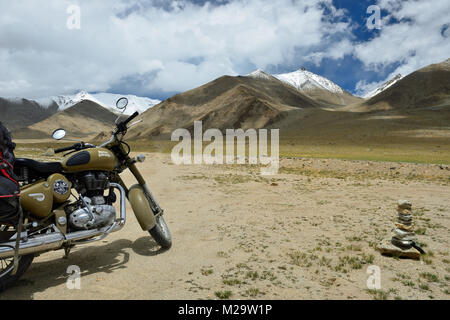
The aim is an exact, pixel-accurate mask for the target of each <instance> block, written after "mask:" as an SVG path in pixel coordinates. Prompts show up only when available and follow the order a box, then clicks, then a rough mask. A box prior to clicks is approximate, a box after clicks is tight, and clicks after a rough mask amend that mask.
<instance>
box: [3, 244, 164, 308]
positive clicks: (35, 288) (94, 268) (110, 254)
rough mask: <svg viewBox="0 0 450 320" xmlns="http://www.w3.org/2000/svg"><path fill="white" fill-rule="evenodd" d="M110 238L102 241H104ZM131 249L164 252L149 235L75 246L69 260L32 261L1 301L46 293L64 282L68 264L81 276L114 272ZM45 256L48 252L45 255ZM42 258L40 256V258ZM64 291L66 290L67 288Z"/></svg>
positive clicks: (143, 253)
mask: <svg viewBox="0 0 450 320" xmlns="http://www.w3.org/2000/svg"><path fill="white" fill-rule="evenodd" d="M105 242H107V241H103V243H105ZM127 249H131V250H132V251H133V252H134V253H136V254H138V255H141V256H148V257H150V256H156V255H158V254H160V253H163V252H164V251H166V250H164V249H162V248H160V246H159V245H158V244H157V243H156V242H155V241H154V240H153V239H152V238H151V237H150V236H145V237H141V238H139V239H137V240H135V241H134V242H133V241H131V240H126V239H120V240H116V241H113V242H111V243H107V244H104V245H98V244H96V245H89V246H84V247H83V246H82V245H81V246H80V247H78V248H74V250H73V251H72V252H71V253H70V255H69V257H68V258H67V259H63V258H62V256H63V254H64V251H62V250H60V251H56V254H58V253H60V254H61V258H58V257H56V258H53V259H52V260H48V261H42V262H40V261H36V260H34V261H33V264H32V265H31V267H30V268H29V269H28V270H27V272H26V273H25V274H24V275H23V276H22V278H21V279H20V280H19V282H18V283H17V284H16V285H15V286H14V287H12V288H9V289H8V290H6V291H5V292H2V293H0V300H7V299H20V300H22V299H23V300H29V299H34V297H33V296H34V294H35V293H38V292H44V291H45V290H47V289H48V288H52V287H56V286H60V285H65V284H66V283H67V281H68V279H69V277H72V276H73V273H68V267H69V266H77V267H79V270H80V274H81V279H83V277H85V276H88V275H92V274H96V273H102V272H104V273H113V272H114V271H115V270H119V269H126V268H127V266H126V265H127V263H128V261H129V260H130V252H129V250H127ZM42 257H45V254H44V255H42ZM38 259H39V258H38ZM63 290H67V289H66V288H65V287H64V289H63ZM49 298H50V299H63V298H64V297H49Z"/></svg>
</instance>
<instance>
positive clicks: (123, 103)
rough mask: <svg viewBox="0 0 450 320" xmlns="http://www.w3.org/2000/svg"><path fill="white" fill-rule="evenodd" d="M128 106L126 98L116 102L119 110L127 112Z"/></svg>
mask: <svg viewBox="0 0 450 320" xmlns="http://www.w3.org/2000/svg"><path fill="white" fill-rule="evenodd" d="M127 105H128V99H127V98H125V97H122V98H120V99H119V100H117V102H116V107H117V109H119V110H125V109H126V107H127Z"/></svg>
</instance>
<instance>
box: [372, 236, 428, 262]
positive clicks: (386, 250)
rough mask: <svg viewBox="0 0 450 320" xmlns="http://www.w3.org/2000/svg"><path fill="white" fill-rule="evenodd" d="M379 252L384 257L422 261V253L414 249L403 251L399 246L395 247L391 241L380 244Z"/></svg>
mask: <svg viewBox="0 0 450 320" xmlns="http://www.w3.org/2000/svg"><path fill="white" fill-rule="evenodd" d="M377 250H378V251H379V252H380V253H381V254H382V255H387V256H396V257H399V258H409V259H416V260H420V252H419V251H417V250H416V249H414V248H409V249H401V248H399V247H397V246H394V245H393V244H392V243H391V241H390V240H385V241H383V242H382V243H380V244H379V245H378V246H377Z"/></svg>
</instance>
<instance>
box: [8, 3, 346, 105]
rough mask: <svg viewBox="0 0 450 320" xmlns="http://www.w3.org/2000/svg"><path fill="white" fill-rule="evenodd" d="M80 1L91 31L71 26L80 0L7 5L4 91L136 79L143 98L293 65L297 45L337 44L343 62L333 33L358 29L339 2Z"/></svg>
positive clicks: (40, 93)
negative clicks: (72, 9)
mask: <svg viewBox="0 0 450 320" xmlns="http://www.w3.org/2000/svg"><path fill="white" fill-rule="evenodd" d="M78 3H79V4H80V6H81V30H68V29H67V28H66V20H67V18H68V17H69V15H68V14H67V12H66V10H67V7H68V6H69V5H71V4H73V2H72V1H67V0H65V1H61V0H48V1H45V2H39V3H38V2H37V1H34V0H25V1H1V2H0V70H2V72H0V96H20V97H29V98H40V97H46V96H50V95H55V94H66V93H72V92H73V91H76V90H81V89H82V90H87V91H105V90H108V89H109V88H111V87H117V85H118V84H120V83H123V82H124V81H125V79H132V78H133V77H135V78H138V79H140V80H139V81H136V83H137V84H136V86H137V87H135V88H134V89H135V91H136V92H139V93H141V94H152V93H155V92H158V91H163V92H173V91H184V90H187V89H191V88H194V87H196V86H198V85H201V84H203V83H205V82H207V81H210V80H213V79H214V78H216V77H218V76H221V75H223V74H230V75H234V74H238V73H243V72H247V71H249V70H243V69H245V68H248V67H252V66H256V67H259V68H266V67H267V66H269V65H280V64H283V63H285V62H286V61H290V60H291V59H293V57H294V56H295V52H296V51H297V50H302V51H304V52H306V53H312V52H315V54H317V55H318V57H319V56H330V53H322V52H321V50H319V51H317V48H323V50H325V51H327V48H326V46H327V45H330V46H331V47H333V46H334V47H336V48H338V49H339V50H338V51H336V52H337V53H335V54H332V55H331V56H332V57H333V58H339V57H341V56H342V54H344V53H347V52H348V51H349V49H348V48H349V42H348V41H346V40H345V39H344V41H343V42H342V43H341V41H342V39H338V38H336V39H331V38H330V37H329V36H330V34H336V32H338V33H340V32H342V33H343V34H345V33H347V32H348V27H349V26H348V24H347V23H343V22H340V21H339V17H342V16H343V11H342V10H336V9H335V8H334V7H333V6H332V5H331V0H326V1H322V2H321V5H319V4H318V2H317V1H314V0H303V1H300V0H299V1H292V0H279V1H269V0H267V1H262V0H235V1H232V2H230V3H225V4H222V5H212V4H205V5H204V6H200V5H195V4H192V3H189V2H182V1H154V2H151V3H153V4H154V5H153V6H152V5H149V2H148V1H147V2H145V1H142V0H128V1H125V0H97V1H87V0H79V1H78ZM155 4H158V5H155ZM325 7H326V8H328V9H329V10H330V11H331V12H332V13H331V15H330V16H325V13H324V10H325V9H324V8H325ZM169 9H170V10H169ZM331 18H334V19H331ZM312 48H315V50H312ZM327 52H329V51H327ZM189 61H191V62H192V61H194V62H195V63H194V62H192V63H190V62H189ZM150 75H151V76H150Z"/></svg>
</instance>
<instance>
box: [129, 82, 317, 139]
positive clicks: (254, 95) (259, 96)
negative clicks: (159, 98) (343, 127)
mask: <svg viewBox="0 0 450 320" xmlns="http://www.w3.org/2000/svg"><path fill="white" fill-rule="evenodd" d="M324 106H325V105H323V104H321V103H320V102H317V101H315V100H313V99H311V98H310V97H308V96H306V95H304V94H302V93H301V92H299V91H298V90H296V89H295V88H293V87H292V86H289V85H287V84H284V83H282V82H281V81H279V80H278V79H275V78H268V79H264V78H250V77H242V76H238V77H231V76H223V77H220V78H218V79H216V80H214V81H212V82H209V83H207V84H205V85H203V86H201V87H198V88H196V89H193V90H190V91H187V92H185V93H181V94H177V95H175V96H173V97H171V98H169V99H167V100H165V101H163V102H162V103H160V104H158V105H157V106H155V107H153V108H152V109H149V110H147V111H146V112H145V113H144V114H143V115H142V119H143V120H144V122H143V123H142V124H141V125H140V126H139V130H138V129H136V130H133V131H132V132H130V133H129V138H134V139H142V138H146V137H149V136H169V135H170V134H171V132H172V131H173V130H174V129H176V128H187V129H192V127H193V123H194V121H196V120H202V121H203V128H204V129H206V128H218V129H220V130H224V129H228V128H230V129H231V128H242V129H244V130H245V129H247V128H262V127H265V126H268V125H270V124H271V123H273V122H274V121H276V120H278V119H281V118H283V117H284V116H286V115H287V113H288V112H289V111H290V110H293V109H299V108H306V109H308V108H321V107H324Z"/></svg>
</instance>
